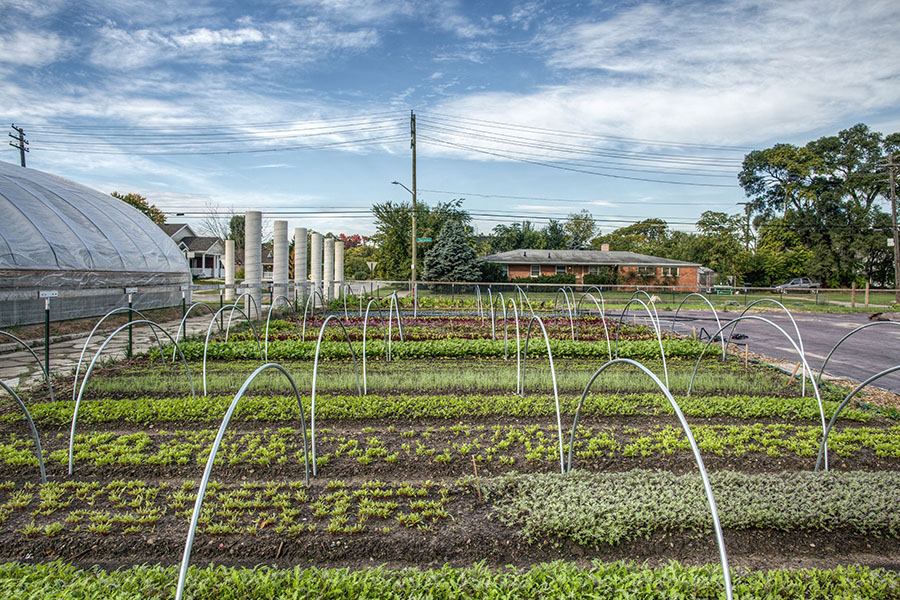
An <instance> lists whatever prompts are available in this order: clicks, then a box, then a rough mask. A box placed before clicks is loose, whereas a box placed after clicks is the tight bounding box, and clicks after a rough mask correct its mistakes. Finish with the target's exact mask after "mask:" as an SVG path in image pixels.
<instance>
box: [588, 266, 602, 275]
mask: <svg viewBox="0 0 900 600" xmlns="http://www.w3.org/2000/svg"><path fill="white" fill-rule="evenodd" d="M588 273H590V274H591V275H599V274H600V265H590V266H589V267H588Z"/></svg>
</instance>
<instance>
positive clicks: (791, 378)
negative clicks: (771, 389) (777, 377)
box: [787, 363, 800, 385]
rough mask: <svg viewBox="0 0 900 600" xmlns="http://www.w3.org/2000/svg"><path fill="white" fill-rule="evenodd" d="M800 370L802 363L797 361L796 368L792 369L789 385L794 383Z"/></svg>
mask: <svg viewBox="0 0 900 600" xmlns="http://www.w3.org/2000/svg"><path fill="white" fill-rule="evenodd" d="M799 370H800V363H797V364H796V365H794V370H793V371H791V376H790V377H789V378H788V382H787V384H788V385H791V384H792V383H794V378H795V377H796V376H797V371H799Z"/></svg>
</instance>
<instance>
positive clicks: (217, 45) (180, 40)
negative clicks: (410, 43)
mask: <svg viewBox="0 0 900 600" xmlns="http://www.w3.org/2000/svg"><path fill="white" fill-rule="evenodd" d="M241 24H243V25H245V26H244V27H239V28H234V29H232V28H223V29H208V28H206V27H200V28H192V29H166V28H163V29H146V28H145V29H136V30H127V29H123V28H120V27H117V26H113V25H107V26H104V27H101V28H100V29H99V30H98V33H99V39H98V40H97V43H96V44H95V45H94V46H93V48H92V51H91V54H90V58H91V61H92V62H93V63H94V64H95V65H98V66H101V67H104V68H107V69H113V70H121V71H127V70H131V69H137V68H143V67H154V66H157V65H158V64H160V63H164V62H166V61H173V60H177V61H179V62H183V63H194V64H197V65H203V64H209V63H212V64H215V63H221V62H223V61H225V60H236V61H242V62H246V63H250V64H255V65H257V66H258V68H259V69H266V68H269V67H271V66H272V64H275V63H277V64H284V63H308V62H314V61H317V60H321V59H324V58H326V57H328V56H329V55H330V54H332V53H335V52H341V51H349V52H359V51H363V50H366V49H368V48H371V47H373V46H375V45H377V44H378V41H379V38H378V34H377V32H375V30H373V29H369V28H363V29H350V30H343V29H337V28H335V27H333V26H332V25H330V24H329V23H326V22H323V21H320V20H318V19H315V18H309V19H306V20H303V21H299V22H294V21H273V22H268V23H262V24H257V25H253V26H246V25H248V23H247V20H246V19H243V20H242V23H241Z"/></svg>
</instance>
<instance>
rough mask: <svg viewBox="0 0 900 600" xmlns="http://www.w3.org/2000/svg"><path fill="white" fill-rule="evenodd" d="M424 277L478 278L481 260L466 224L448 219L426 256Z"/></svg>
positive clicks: (464, 279)
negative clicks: (467, 236) (473, 246)
mask: <svg viewBox="0 0 900 600" xmlns="http://www.w3.org/2000/svg"><path fill="white" fill-rule="evenodd" d="M422 277H423V279H424V280H425V281H478V280H479V279H480V278H481V264H480V263H479V261H478V256H476V254H475V250H473V249H472V247H471V246H470V245H469V242H468V240H467V239H466V227H465V225H463V224H462V223H460V222H459V221H456V220H450V221H447V222H446V224H445V225H444V227H443V228H442V229H441V233H440V234H438V236H437V238H436V239H435V240H434V246H432V248H431V250H430V251H429V252H428V255H427V256H426V257H425V271H424V273H422Z"/></svg>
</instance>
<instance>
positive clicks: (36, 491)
mask: <svg viewBox="0 0 900 600" xmlns="http://www.w3.org/2000/svg"><path fill="white" fill-rule="evenodd" d="M457 491H459V490H457ZM449 493H450V488H449V487H447V486H446V485H442V484H436V483H433V482H430V481H425V482H422V483H417V484H406V483H395V484H387V483H382V482H379V481H374V480H373V481H370V482H367V483H365V484H363V485H362V486H360V487H357V488H350V487H348V486H347V484H346V483H344V482H343V481H340V480H331V481H328V482H327V483H326V484H324V485H320V486H314V487H311V488H307V487H306V484H305V483H304V482H303V481H295V482H270V483H244V484H240V485H237V486H225V485H222V484H220V483H219V482H216V481H212V482H210V484H209V486H208V488H207V492H206V496H205V497H204V500H203V508H202V509H201V511H200V517H199V520H198V524H199V531H200V532H203V533H209V534H213V535H229V534H244V535H254V534H258V533H260V532H262V531H263V530H264V529H266V528H269V530H270V531H273V532H275V533H276V534H277V535H284V536H290V537H297V536H300V535H303V534H304V533H309V532H311V531H316V530H317V529H319V527H321V528H322V529H323V530H325V531H327V532H328V533H329V534H332V535H337V534H356V533H362V532H363V531H366V530H369V529H371V528H373V527H374V528H377V530H378V532H379V533H389V532H390V530H391V529H392V528H396V527H407V528H417V529H421V530H426V531H428V530H430V528H431V527H433V526H435V525H436V524H438V523H439V522H441V521H443V520H444V519H446V518H447V517H449V516H450V515H449V513H448V512H447V510H446V508H445V507H446V505H447V504H448V502H449V501H450V498H449ZM196 496H197V487H196V484H195V483H194V482H192V481H185V482H184V483H182V484H181V485H178V484H175V483H171V484H170V483H167V482H162V483H160V484H159V485H150V484H147V483H146V482H144V481H135V480H131V481H122V480H120V481H114V482H112V483H109V484H106V485H101V484H99V483H97V482H76V481H65V482H49V483H45V484H43V485H40V486H32V485H29V484H26V485H24V486H21V487H19V488H16V486H15V485H13V484H12V483H11V482H7V483H4V484H0V498H2V500H3V501H0V531H8V530H9V529H10V527H12V528H14V529H15V532H16V533H19V534H21V535H22V536H24V537H25V538H33V537H56V536H58V535H61V534H76V533H79V532H81V533H88V534H94V535H100V536H105V535H110V534H121V535H127V534H133V533H150V532H153V531H155V528H156V527H157V526H158V525H159V524H160V522H161V520H163V519H165V518H166V517H167V516H169V515H174V517H175V519H176V520H177V521H178V523H176V524H175V526H176V527H179V528H182V527H183V528H185V530H186V526H187V523H188V522H189V520H190V516H191V513H192V511H193V508H194V501H195V499H196ZM11 523H13V525H10V524H11ZM373 524H374V525H373Z"/></svg>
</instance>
